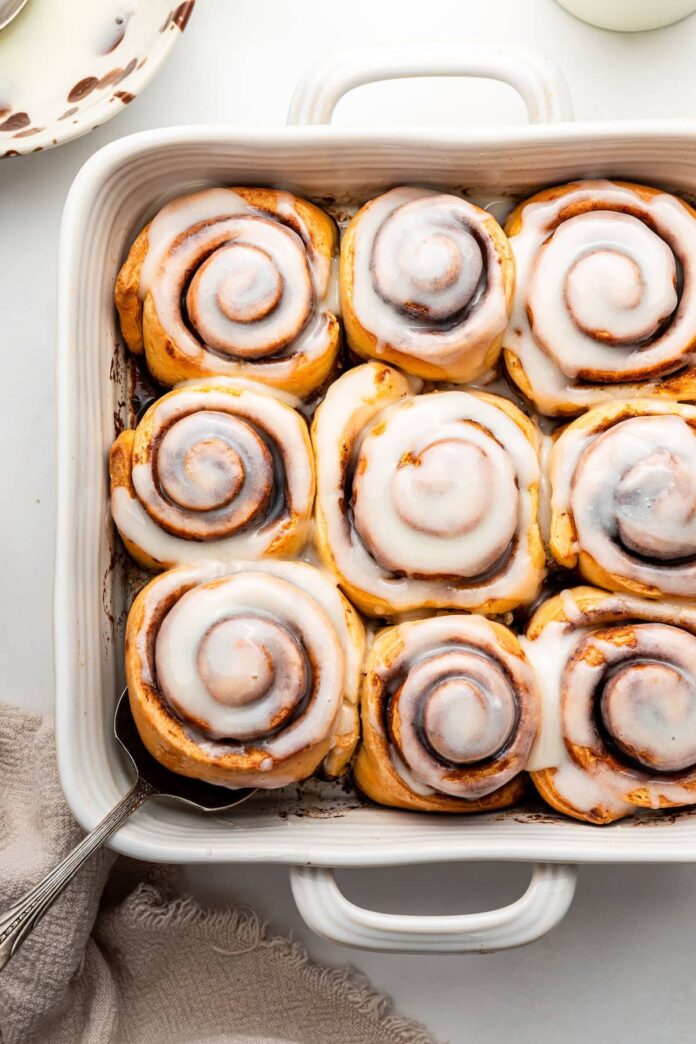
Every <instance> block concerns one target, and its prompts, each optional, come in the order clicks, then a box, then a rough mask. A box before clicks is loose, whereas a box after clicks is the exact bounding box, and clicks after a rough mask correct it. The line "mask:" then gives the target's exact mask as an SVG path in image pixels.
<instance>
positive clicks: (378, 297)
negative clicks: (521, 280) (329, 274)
mask: <svg viewBox="0 0 696 1044" xmlns="http://www.w3.org/2000/svg"><path fill="white" fill-rule="evenodd" d="M513 286H514V265H513V261H512V256H511V253H510V247H509V244H508V242H507V239H506V237H505V234H504V232H503V230H502V229H501V228H500V226H499V225H498V223H497V221H496V220H495V218H494V217H493V216H492V215H491V214H488V213H487V212H486V211H485V210H481V209H480V208H479V207H476V206H474V204H473V203H468V202H467V201H466V200H464V199H461V198H460V197H459V196H452V195H446V194H443V193H439V192H433V191H431V190H429V189H423V188H415V187H408V188H397V189H392V191H391V192H387V193H385V195H383V196H379V197H378V198H377V199H373V200H371V201H370V202H369V203H367V204H365V206H364V207H363V208H362V209H361V210H360V211H359V212H358V213H357V214H356V216H355V217H354V218H353V220H352V222H351V224H350V225H349V227H348V230H347V231H346V234H345V236H344V238H343V243H342V245H341V301H342V310H343V316H344V321H345V325H346V333H347V336H348V341H349V344H350V346H351V348H352V349H353V350H354V351H355V352H357V354H358V355H360V356H362V357H363V358H378V359H381V360H383V361H385V362H391V363H395V364H396V365H398V366H400V367H401V368H402V369H404V370H406V372H407V373H412V374H415V375H416V376H418V377H424V378H428V379H430V380H447V381H454V382H457V383H464V382H466V381H470V380H473V379H475V378H477V377H481V376H482V375H484V374H486V373H489V372H490V371H492V370H493V369H494V368H495V365H496V363H497V360H498V357H499V355H500V349H501V345H502V338H503V331H504V329H505V325H506V323H507V318H508V314H509V311H510V305H511V301H512V292H513Z"/></svg>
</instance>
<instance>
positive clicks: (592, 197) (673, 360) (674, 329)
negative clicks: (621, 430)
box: [505, 181, 696, 416]
mask: <svg viewBox="0 0 696 1044" xmlns="http://www.w3.org/2000/svg"><path fill="white" fill-rule="evenodd" d="M505 227H506V231H507V234H508V235H509V237H510V245H511V247H512V251H513V254H514V257H515V270H516V290H515V299H514V304H513V308H512V313H511V316H510V325H509V327H508V330H507V333H506V336H505V362H506V366H507V370H508V373H509V375H510V377H511V378H512V380H513V381H514V382H515V383H516V384H517V385H518V386H519V388H520V389H521V390H522V392H523V393H524V394H525V395H526V396H527V397H528V398H529V399H531V400H532V402H533V403H534V404H535V406H536V407H537V409H539V410H540V411H541V412H542V413H547V414H550V415H552V416H557V415H572V414H577V413H581V412H582V411H583V410H584V409H586V408H587V407H590V406H597V405H600V404H601V403H607V402H612V401H614V400H615V399H617V398H634V397H637V396H641V395H658V396H660V397H664V398H667V399H681V400H684V399H686V400H691V399H696V368H694V365H693V362H692V358H691V355H692V353H693V351H694V346H695V345H696V213H695V212H694V211H693V210H692V208H691V207H689V206H687V204H686V203H684V202H682V201H681V200H680V199H677V198H676V197H675V196H671V195H669V194H668V193H666V192H662V191H660V190H658V189H654V188H648V187H646V186H644V185H633V184H628V183H626V182H609V181H581V182H576V183H574V184H570V185H562V186H559V187H557V188H552V189H546V190H544V191H543V192H540V193H538V194H537V195H535V196H532V197H531V199H528V200H527V201H526V202H525V203H522V204H521V205H520V206H519V207H518V208H517V209H516V210H515V211H514V212H513V213H512V215H511V217H510V219H509V221H508V223H507V225H506V226H505Z"/></svg>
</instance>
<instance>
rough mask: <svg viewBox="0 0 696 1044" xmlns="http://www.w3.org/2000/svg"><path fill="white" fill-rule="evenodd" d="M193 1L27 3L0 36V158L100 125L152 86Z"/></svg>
mask: <svg viewBox="0 0 696 1044" xmlns="http://www.w3.org/2000/svg"><path fill="white" fill-rule="evenodd" d="M194 3H195V0H186V2H184V3H178V2H177V0H29V3H28V5H27V7H26V8H25V9H24V11H22V13H21V14H20V15H19V17H18V18H17V19H16V21H14V22H13V23H12V24H11V25H10V26H9V27H8V28H6V29H4V30H3V31H2V32H0V157H6V156H18V155H22V154H25V153H28V152H40V151H41V150H42V149H49V148H51V147H52V146H54V145H61V144H62V143H63V142H65V141H70V139H71V138H77V137H79V136H80V135H81V134H87V132H88V131H91V130H93V129H94V128H95V127H97V126H99V124H101V123H105V122H106V121H107V120H109V119H111V117H112V116H115V115H116V114H117V113H118V112H120V111H121V109H122V108H123V106H124V105H127V104H128V103H129V102H130V101H132V100H133V98H135V96H136V95H137V94H139V93H140V92H141V91H142V90H143V88H144V87H145V86H146V85H147V84H148V83H149V82H150V80H151V79H152V77H153V76H154V75H155V73H156V72H157V70H158V69H159V67H160V65H161V64H162V62H163V61H164V59H165V58H166V57H167V55H168V54H169V52H170V50H171V48H172V47H173V46H174V44H175V43H176V41H177V40H178V38H179V36H180V35H181V32H182V31H183V30H184V29H185V28H186V24H187V22H188V20H189V18H190V17H191V12H192V11H193V6H194Z"/></svg>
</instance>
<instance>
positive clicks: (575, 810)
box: [522, 588, 696, 822]
mask: <svg viewBox="0 0 696 1044" xmlns="http://www.w3.org/2000/svg"><path fill="white" fill-rule="evenodd" d="M564 594H565V596H566V601H565V602H563V603H562V604H563V607H564V608H563V610H562V611H561V612H560V613H559V612H558V611H555V612H554V613H553V614H552V615H551V616H550V619H548V620H546V622H545V623H543V625H542V626H538V625H536V624H535V622H534V621H532V625H531V628H530V635H531V640H530V639H527V640H522V644H523V646H524V649H525V652H526V654H527V656H528V658H529V661H530V663H531V664H532V666H533V667H534V669H535V671H536V672H537V675H538V677H539V679H540V683H541V690H542V693H543V710H542V729H541V733H540V735H539V738H538V740H537V743H536V745H535V748H534V750H533V752H532V755H531V757H530V761H529V768H530V770H531V771H532V772H533V773H534V778H535V782H537V784H538V785H539V783H540V790H541V792H542V795H543V796H544V797H545V798H546V799H547V800H551V802H552V803H554V800H553V799H554V795H555V799H556V801H558V800H559V799H560V801H561V802H562V803H563V804H564V805H565V806H568V807H563V811H566V812H570V814H575V815H579V816H580V818H588V819H589V820H590V821H599V822H608V821H611V820H612V819H617V818H620V817H621V816H624V815H628V814H630V813H631V812H633V811H635V809H636V807H648V808H659V807H664V806H673V805H684V804H692V803H694V802H696V634H695V633H694V632H696V616H695V615H694V611H693V610H691V609H682V608H678V607H676V606H670V605H667V604H664V605H658V604H655V603H652V602H647V601H643V600H641V599H636V598H631V597H627V596H618V595H607V594H604V593H603V592H600V591H592V589H590V588H586V589H580V590H579V591H578V592H577V593H574V592H564ZM568 596H570V597H571V598H572V599H573V601H574V606H575V609H574V613H573V615H574V616H575V620H574V621H571V620H567V619H566V617H567V614H566V613H565V606H566V605H567V599H568ZM555 601H558V602H560V600H555ZM553 604H554V602H553V601H552V602H551V603H548V605H549V607H552V606H553ZM544 613H545V607H542V609H541V610H540V614H544ZM547 615H548V613H547ZM537 773H539V775H540V780H539V779H538V778H537V775H536V774H537ZM549 787H550V788H551V789H550V792H549Z"/></svg>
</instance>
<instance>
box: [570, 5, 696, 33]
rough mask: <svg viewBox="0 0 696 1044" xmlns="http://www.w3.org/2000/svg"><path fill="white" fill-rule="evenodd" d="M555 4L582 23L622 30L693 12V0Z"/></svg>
mask: <svg viewBox="0 0 696 1044" xmlns="http://www.w3.org/2000/svg"><path fill="white" fill-rule="evenodd" d="M558 3H559V4H560V5H561V7H565V9H566V11H570V13H571V14H574V15H576V17H577V18H582V20H583V21H584V22H589V23H590V24H591V25H598V26H600V28H602V29H618V30H620V31H622V32H637V31H638V30H640V29H659V27H660V26H663V25H671V23H672V22H678V21H679V20H680V19H681V18H686V16H687V15H690V14H692V13H693V12H694V11H696V0H558Z"/></svg>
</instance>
